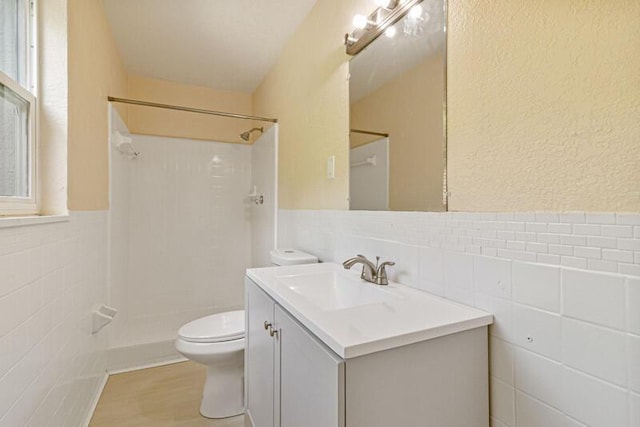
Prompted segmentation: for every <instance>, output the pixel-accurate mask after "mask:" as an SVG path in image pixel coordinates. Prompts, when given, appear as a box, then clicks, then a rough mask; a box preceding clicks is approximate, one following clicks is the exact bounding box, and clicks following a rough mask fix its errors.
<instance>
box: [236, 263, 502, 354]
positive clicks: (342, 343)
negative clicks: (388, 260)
mask: <svg viewBox="0 0 640 427" xmlns="http://www.w3.org/2000/svg"><path fill="white" fill-rule="evenodd" d="M359 270H360V268H359V266H355V267H354V268H353V269H352V270H348V271H347V270H345V269H344V268H343V267H342V265H341V264H335V263H323V264H305V265H295V266H288V267H266V268H252V269H248V270H247V276H248V277H249V278H250V279H251V280H252V281H253V282H255V283H256V284H257V285H258V286H259V287H260V288H261V289H262V290H264V291H265V292H266V293H267V294H269V295H270V296H271V297H272V298H273V299H274V300H275V301H276V302H277V303H278V304H280V305H281V306H282V307H283V308H284V309H286V310H287V311H288V312H289V313H291V314H292V315H293V316H294V317H295V318H297V319H298V321H299V322H300V323H302V324H303V325H304V326H305V327H306V328H307V329H309V330H310V331H311V332H312V333H313V334H314V335H316V336H317V337H318V338H319V339H320V340H321V341H323V342H324V343H325V344H326V345H327V346H328V347H329V348H331V349H332V350H333V351H334V352H335V353H336V354H338V355H339V356H340V357H342V358H344V359H349V358H353V357H358V356H362V355H365V354H369V353H375V352H378V351H382V350H387V349H390V348H395V347H400V346H403V345H407V344H412V343H416V342H419V341H424V340H429V339H433V338H437V337H441V336H444V335H450V334H454V333H457V332H462V331H466V330H469V329H474V328H478V327H482V326H487V325H490V324H491V323H493V316H492V315H491V314H490V313H487V312H484V311H481V310H478V309H475V308H472V307H468V306H465V305H462V304H458V303H456V302H453V301H449V300H446V299H444V298H441V297H438V296H435V295H432V294H429V293H427V292H423V291H419V290H417V289H413V288H410V287H408V286H404V285H401V284H398V283H394V282H390V283H389V285H387V286H377V285H373V284H371V283H368V282H365V281H363V280H361V279H360V278H359ZM317 273H321V274H322V273H334V274H335V275H337V276H340V277H342V278H344V279H347V280H355V281H358V282H360V283H358V285H362V286H373V287H375V288H377V289H379V290H380V291H381V293H380V294H379V295H380V297H379V299H380V301H376V302H372V303H367V304H363V305H357V306H354V307H347V308H340V309H334V310H326V309H321V308H320V307H319V306H318V305H317V304H314V303H312V302H310V300H309V298H305V297H303V296H301V295H300V294H298V293H297V292H295V291H293V290H292V289H291V286H290V285H287V280H289V281H290V280H291V278H294V279H295V278H296V276H298V275H306V274H317ZM328 286H330V285H329V284H328ZM376 295H377V294H376Z"/></svg>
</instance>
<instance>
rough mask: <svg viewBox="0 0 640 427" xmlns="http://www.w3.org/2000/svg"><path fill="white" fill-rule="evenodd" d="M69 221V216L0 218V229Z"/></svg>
mask: <svg viewBox="0 0 640 427" xmlns="http://www.w3.org/2000/svg"><path fill="white" fill-rule="evenodd" d="M67 221H69V214H63V215H29V216H4V217H3V216H0V228H11V227H24V226H27V225H40V224H52V223H56V222H67Z"/></svg>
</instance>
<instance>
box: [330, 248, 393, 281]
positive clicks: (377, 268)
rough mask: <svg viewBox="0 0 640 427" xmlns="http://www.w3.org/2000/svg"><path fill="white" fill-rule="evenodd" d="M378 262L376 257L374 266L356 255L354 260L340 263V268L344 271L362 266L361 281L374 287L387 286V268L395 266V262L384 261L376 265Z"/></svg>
mask: <svg viewBox="0 0 640 427" xmlns="http://www.w3.org/2000/svg"><path fill="white" fill-rule="evenodd" d="M379 262H380V257H379V256H377V257H376V263H375V265H374V264H373V263H372V262H371V261H369V260H368V259H367V257H366V256H364V255H357V256H355V257H354V258H349V259H348V260H346V261H345V262H343V263H342V266H343V267H344V268H345V270H349V269H350V268H351V267H353V266H354V265H356V264H362V273H360V278H361V279H362V280H366V281H367V282H370V283H375V284H376V285H388V284H389V280H388V278H387V266H392V265H396V263H395V262H392V261H385V262H383V263H382V264H380V265H378V264H379Z"/></svg>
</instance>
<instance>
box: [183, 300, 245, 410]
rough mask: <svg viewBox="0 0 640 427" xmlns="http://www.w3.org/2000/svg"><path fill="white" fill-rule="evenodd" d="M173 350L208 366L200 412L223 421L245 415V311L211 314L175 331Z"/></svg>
mask: <svg viewBox="0 0 640 427" xmlns="http://www.w3.org/2000/svg"><path fill="white" fill-rule="evenodd" d="M175 346H176V350H178V352H179V353H180V354H182V355H183V356H184V357H186V358H187V359H190V360H193V361H194V362H197V363H201V364H203V365H205V366H206V367H207V377H206V380H205V383H204V389H203V391H202V403H201V404H200V413H201V414H202V416H204V417H207V418H226V417H232V416H234V415H240V414H242V413H243V412H244V396H243V375H244V310H237V311H229V312H226V313H219V314H213V315H211V316H206V317H202V318H200V319H197V320H194V321H193V322H189V323H187V324H186V325H184V326H182V327H181V328H180V330H179V331H178V338H177V339H176V341H175Z"/></svg>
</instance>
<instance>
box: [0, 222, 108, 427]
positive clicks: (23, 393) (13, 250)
mask: <svg viewBox="0 0 640 427" xmlns="http://www.w3.org/2000/svg"><path fill="white" fill-rule="evenodd" d="M106 266H107V212H106V211H96V212H73V213H71V215H70V219H69V221H67V222H59V223H51V224H41V225H26V226H21V227H13V228H2V229H0V272H1V274H0V426H1V427H16V426H32V427H41V426H79V425H82V423H83V422H84V421H85V420H87V416H88V415H90V413H89V412H90V411H91V409H92V404H94V403H95V401H96V399H97V397H98V393H99V392H100V390H101V387H102V385H103V384H104V380H105V379H106V373H105V370H106V349H107V334H106V332H99V333H98V334H95V335H92V334H91V312H92V310H93V309H94V308H95V307H96V306H97V305H98V304H101V303H106V302H107V300H106V299H107V282H106Z"/></svg>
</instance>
